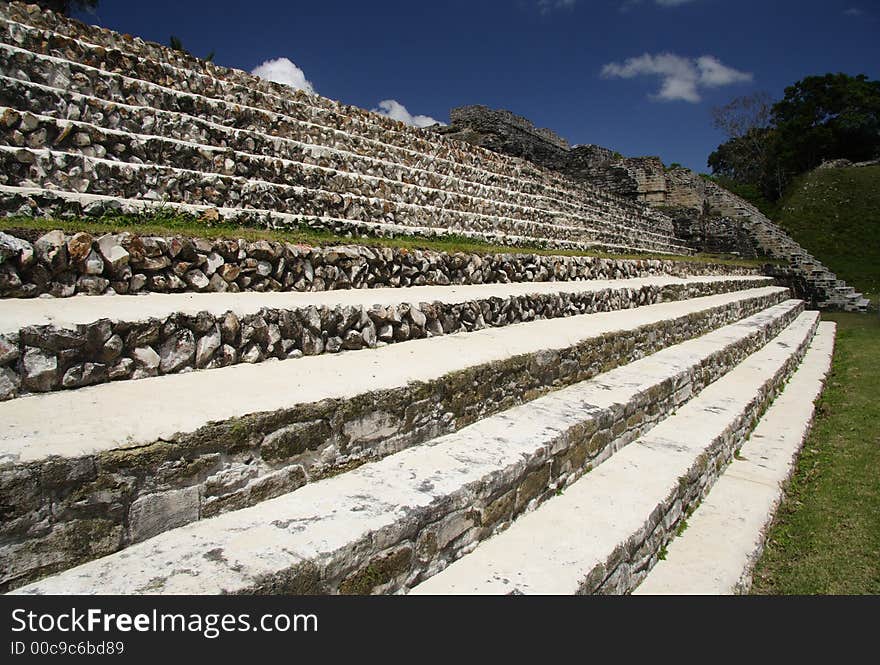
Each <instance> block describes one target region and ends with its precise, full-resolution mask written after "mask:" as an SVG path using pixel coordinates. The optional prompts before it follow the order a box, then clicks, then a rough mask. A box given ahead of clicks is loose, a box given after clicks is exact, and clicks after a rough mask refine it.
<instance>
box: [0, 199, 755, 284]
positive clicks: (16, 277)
mask: <svg viewBox="0 0 880 665" xmlns="http://www.w3.org/2000/svg"><path fill="white" fill-rule="evenodd" d="M3 191H4V190H3V187H2V186H0V199H2V193H3ZM37 191H42V190H35V191H31V192H28V193H26V197H27V198H26V199H25V200H29V201H31V202H36V201H38V200H41V196H49V195H50V194H49V193H48V192H45V191H44V192H43V194H42V195H40V194H38V193H36V192H37ZM22 196H25V194H22ZM53 196H54V195H53ZM75 196H77V197H81V198H82V200H81V201H79V202H77V201H71V200H69V199H66V198H60V197H57V196H54V198H53V199H52V201H53V205H59V206H64V207H65V208H67V207H68V206H76V207H77V208H78V209H79V207H80V205H82V206H84V208H85V212H86V213H91V212H93V211H94V208H95V207H96V206H97V207H98V208H99V209H100V210H102V211H103V210H107V208H105V207H104V206H105V205H106V206H110V205H111V204H113V203H116V204H119V201H114V200H112V199H108V200H106V201H104V200H100V199H99V198H94V197H89V196H88V195H85V194H77V195H75ZM59 198H60V200H61V201H63V203H58V201H59ZM112 210H113V211H114V212H115V214H121V213H122V212H123V211H124V210H125V208H124V207H123V206H121V205H119V207H114V208H112ZM188 212H190V213H192V212H193V210H191V209H189V210H188ZM206 212H207V211H206ZM239 212H241V211H239ZM221 213H222V211H221ZM221 213H217V214H218V215H219V214H221ZM249 221H251V222H254V221H257V220H254V219H251V220H249ZM7 224H8V225H9V226H14V222H7ZM111 228H112V227H111ZM35 235H38V234H36V233H34V232H29V231H27V230H25V229H14V228H13V229H10V233H4V232H0V255H2V256H3V257H4V261H3V263H0V297H2V298H33V297H36V296H40V295H47V296H49V295H50V296H52V297H55V298H68V297H71V296H73V295H90V296H93V295H101V294H105V295H116V294H141V293H147V292H152V293H179V292H187V291H190V292H191V291H197V292H205V291H207V292H232V293H238V292H246V291H247V292H273V291H298V292H306V291H309V292H324V291H337V290H344V289H376V288H386V287H387V288H400V287H407V286H449V285H468V284H507V283H523V282H548V281H549V282H565V281H582V280H595V279H629V278H634V277H651V276H657V275H669V276H678V277H687V276H695V275H748V276H755V275H757V274H759V269H758V268H757V267H748V266H736V265H728V264H723V263H713V262H711V261H687V260H679V259H673V258H671V257H670V258H662V259H661V258H621V257H602V256H589V255H584V254H581V255H574V256H571V255H560V254H555V255H554V254H547V253H531V252H525V251H519V252H514V251H502V252H494V253H486V252H439V251H435V250H422V249H413V248H407V247H389V246H384V247H383V246H379V245H378V243H372V244H371V245H369V246H368V245H351V244H347V245H325V246H310V245H302V244H293V243H290V242H282V241H280V240H253V241H249V240H247V239H244V238H235V237H228V236H227V237H225V238H224V237H221V238H214V239H207V238H199V237H195V238H194V237H192V236H180V235H166V236H153V235H138V234H136V233H131V232H122V233H106V234H104V235H99V236H97V237H96V236H92V235H91V234H88V233H85V232H79V233H74V232H68V233H65V232H64V231H61V230H57V229H56V230H53V231H48V232H46V233H44V234H42V235H39V236H38V237H37V238H34V236H35ZM27 238H30V240H32V241H33V243H32V242H30V241H29V240H27ZM101 260H103V264H104V265H103V270H101V265H100V262H101ZM266 264H268V265H266ZM192 270H199V271H201V273H202V274H203V275H204V276H205V277H207V278H208V283H207V284H205V283H204V280H203V279H202V278H201V277H200V276H199V275H198V273H193V274H189V273H190V272H191V271H192ZM218 273H219V274H220V277H221V278H222V279H221V280H218V279H217V278H216V275H217V274H218ZM267 273H268V274H267ZM188 274H189V278H187V275H188ZM194 276H195V277H196V278H197V279H194ZM187 280H188V281H187Z"/></svg>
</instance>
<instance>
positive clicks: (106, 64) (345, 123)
mask: <svg viewBox="0 0 880 665" xmlns="http://www.w3.org/2000/svg"><path fill="white" fill-rule="evenodd" d="M13 26H15V28H14V29H12V30H11V31H10V29H11V28H13ZM0 27H2V28H3V29H4V31H5V33H6V34H5V39H6V40H7V41H9V43H10V45H11V44H13V43H15V44H18V45H27V44H29V45H30V48H32V49H34V51H36V52H44V51H46V50H47V49H48V48H50V45H51V48H54V49H56V50H60V51H63V52H64V53H65V56H66V57H67V58H77V57H78V59H79V60H82V61H83V62H89V63H91V64H92V65H95V66H97V67H99V68H100V69H101V70H102V71H103V72H104V73H105V74H106V69H108V68H111V67H112V68H114V69H115V73H118V72H122V73H124V74H137V72H138V70H139V69H140V68H141V67H143V65H144V59H143V57H141V56H138V55H135V54H131V53H129V54H126V53H113V52H109V51H108V50H107V48H105V47H104V46H97V45H90V44H88V43H87V42H83V41H82V40H78V39H73V40H71V39H67V38H64V37H62V36H61V35H60V34H58V33H45V32H37V31H33V30H31V29H29V28H27V27H26V26H23V25H21V24H13V23H10V22H8V21H5V20H4V21H2V23H0ZM53 27H54V28H57V27H58V26H57V25H56V26H53ZM78 28H80V29H82V28H85V30H86V31H88V30H90V29H91V28H90V27H84V26H78ZM101 36H102V37H103V38H104V40H105V41H107V40H108V39H109V40H110V41H112V42H114V44H115V45H117V46H119V47H121V48H123V50H125V49H126V47H125V45H124V43H120V42H119V41H118V40H117V39H116V38H117V37H118V36H117V35H114V33H111V32H109V31H102V33H101ZM47 37H48V39H47ZM142 45H143V44H141V46H142ZM11 48H16V49H17V48H18V46H16V47H11ZM129 50H130V49H129ZM154 55H155V57H157V58H158V63H164V62H166V61H167V60H169V58H170V59H172V60H177V58H178V57H179V54H176V53H174V52H172V51H170V50H168V49H160V51H159V52H156V53H154ZM120 57H122V59H123V60H124V61H125V62H123V63H120V62H119V60H120ZM187 64H188V65H190V66H192V67H194V68H195V69H190V68H189V67H184V68H180V67H179V66H177V65H166V64H160V65H158V67H157V62H153V63H149V66H147V67H146V68H145V69H146V72H145V74H144V77H145V78H146V79H147V80H163V81H168V82H173V81H175V80H176V81H178V82H179V83H180V85H181V89H182V90H184V91H186V92H187V93H189V94H192V93H193V92H195V90H193V86H195V88H196V89H197V90H201V91H202V92H204V93H205V94H206V95H208V97H220V98H221V99H222V98H225V99H230V100H231V101H232V102H233V103H234V104H236V105H238V106H241V105H242V101H243V100H250V99H253V98H254V96H255V95H256V96H258V97H259V98H260V99H261V100H264V101H265V100H268V101H269V102H270V103H268V104H263V103H261V102H260V101H259V100H257V101H255V102H254V103H255V105H256V106H257V107H268V108H271V109H275V110H277V111H281V112H283V113H285V114H287V113H290V114H292V115H293V116H294V117H300V118H301V119H303V120H304V121H306V122H310V121H317V122H318V123H319V124H317V126H323V127H324V128H325V129H328V130H330V131H333V130H336V129H338V128H339V127H347V128H350V129H353V130H354V129H355V128H357V131H359V132H360V133H362V134H365V135H367V136H370V137H373V136H376V135H377V133H378V134H380V135H382V136H383V138H384V139H385V140H392V142H393V143H395V144H398V145H400V146H401V148H402V149H410V148H411V147H416V148H417V150H415V151H413V152H422V153H429V154H431V155H434V156H440V157H441V158H443V159H449V160H450V161H452V160H455V161H465V162H470V163H472V164H474V165H479V166H480V167H482V168H483V169H485V170H486V171H488V172H490V173H492V174H493V175H496V176H501V177H509V175H510V171H511V165H512V162H511V160H510V159H507V158H504V157H502V156H499V155H497V154H495V153H492V152H490V151H486V150H482V149H479V148H475V147H473V146H469V145H465V144H462V143H460V142H457V141H452V140H448V139H445V138H443V137H440V136H439V135H436V134H434V133H431V132H425V131H422V130H418V129H415V128H410V127H405V126H404V125H402V124H401V123H398V122H395V121H391V120H389V119H387V118H384V117H382V116H379V115H377V114H374V113H368V112H366V111H363V110H362V109H358V108H356V107H349V106H343V105H340V104H338V103H336V102H333V101H331V100H328V99H324V98H321V97H320V96H317V95H308V94H305V93H302V92H301V91H298V92H296V93H293V91H291V90H289V89H288V88H286V87H284V86H280V85H277V84H272V83H269V82H266V81H262V80H260V79H258V78H256V77H253V76H250V75H247V74H244V73H243V72H240V71H236V70H224V69H223V68H217V67H215V66H213V65H211V66H210V67H209V72H208V73H207V74H206V73H199V72H197V71H196V70H202V72H204V70H205V68H204V63H201V62H199V61H198V60H197V59H192V60H189V61H188V62H187ZM92 68H94V67H92ZM210 70H213V71H210ZM217 71H223V72H224V73H225V74H226V75H228V78H229V79H232V80H233V81H234V83H233V87H234V88H235V90H234V92H231V93H230V92H227V91H226V89H227V88H228V87H229V84H228V82H227V81H226V80H225V79H226V78H227V77H223V78H221V79H218V78H215V77H214V73H216V72H217ZM194 77H196V78H194ZM199 77H201V81H197V80H196V79H197V78H199ZM126 78H127V77H126ZM67 83H68V85H69V84H70V81H67ZM199 83H203V84H204V85H199ZM172 85H173V83H172ZM316 105H317V106H316ZM303 111H304V112H305V116H302V112H303ZM316 113H317V117H316V116H315V114H316ZM320 123H323V125H322V124H320ZM374 151H375V150H374ZM516 165H517V167H516V170H517V172H518V173H517V174H516V175H515V176H514V178H513V179H512V181H513V182H512V184H513V185H514V186H516V181H522V180H524V179H526V178H527V177H528V176H533V177H534V176H535V175H537V176H538V179H539V180H541V181H543V184H544V187H543V189H544V190H545V191H546V190H547V189H548V188H554V189H556V192H557V193H559V194H565V193H566V192H568V191H570V190H571V188H572V183H571V181H570V180H568V179H567V178H564V177H562V176H560V175H559V174H555V173H552V172H547V171H543V170H541V169H538V168H537V167H535V166H534V165H531V164H529V163H528V162H525V161H523V160H517V161H516ZM576 188H577V189H578V190H581V191H587V192H590V193H592V194H593V195H594V196H595V197H596V198H598V199H602V200H604V201H609V202H612V204H613V206H614V207H618V208H619V207H626V208H629V209H631V210H634V211H636V216H638V217H645V216H647V217H650V218H654V222H655V224H659V226H662V227H663V228H664V229H665V230H666V231H667V232H668V233H670V234H671V233H672V223H671V220H670V219H669V218H668V217H666V216H665V215H662V214H659V213H657V212H656V211H652V210H650V209H648V208H646V207H645V206H640V205H638V204H635V203H633V202H631V201H626V200H622V199H618V198H617V197H614V196H613V195H611V194H610V193H608V192H601V190H598V189H594V188H589V187H586V186H580V185H577V186H576ZM540 189H541V188H539V191H540ZM659 226H658V227H659Z"/></svg>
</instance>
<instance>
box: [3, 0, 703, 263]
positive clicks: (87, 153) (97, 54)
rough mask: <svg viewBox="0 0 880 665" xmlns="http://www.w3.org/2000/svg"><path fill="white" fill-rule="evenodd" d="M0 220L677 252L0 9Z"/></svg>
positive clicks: (667, 234)
mask: <svg viewBox="0 0 880 665" xmlns="http://www.w3.org/2000/svg"><path fill="white" fill-rule="evenodd" d="M0 52H2V56H3V65H2V68H0V82H2V88H0V90H2V97H0V104H2V108H0V114H2V115H0V117H2V122H0V164H2V174H3V175H2V176H0V209H2V210H3V211H5V212H6V214H18V215H27V216H34V215H48V214H52V215H64V214H67V215H70V214H76V213H84V214H87V215H96V216H100V215H103V214H107V213H143V212H144V211H146V210H151V209H152V210H155V209H157V208H158V209H163V210H175V211H182V212H187V213H196V214H201V213H205V211H209V214H211V215H216V216H219V217H222V218H224V219H228V220H234V221H235V222H237V223H240V224H246V225H256V226H268V227H273V228H281V227H297V226H310V227H313V228H318V229H324V230H331V231H334V232H337V233H348V234H368V235H419V236H434V235H445V234H449V233H455V234H458V235H464V236H467V237H472V238H478V239H482V240H489V241H493V242H499V243H502V244H505V245H516V244H520V245H539V246H548V247H559V248H566V249H600V250H609V251H616V252H653V253H670V254H679V253H688V251H689V250H688V249H687V248H686V247H684V246H683V245H682V244H680V243H678V242H676V240H675V238H674V235H673V229H672V223H671V220H669V219H668V218H667V217H665V216H664V215H662V214H660V213H657V212H654V211H651V210H649V209H647V208H646V207H644V206H641V205H638V204H635V203H632V202H629V201H626V200H624V199H620V198H618V197H614V196H612V195H610V194H607V193H603V192H601V191H599V190H596V189H592V188H589V187H585V186H579V185H576V184H574V183H571V182H569V181H567V180H566V179H564V178H562V177H560V176H558V175H555V174H552V173H551V172H549V171H545V170H542V169H539V168H536V167H534V166H531V165H529V164H527V163H525V162H521V161H519V160H510V159H506V158H503V157H501V156H498V155H495V154H494V153H491V152H489V151H486V150H481V149H477V148H473V147H471V146H467V145H465V144H460V143H458V142H454V141H451V140H447V139H443V138H442V137H439V136H437V135H435V134H433V133H431V132H427V131H423V130H418V129H414V128H409V127H405V126H404V125H402V124H400V123H397V122H395V121H392V120H388V119H387V118H383V117H382V116H379V115H377V114H372V113H368V112H366V111H363V110H361V109H356V108H354V107H347V106H343V105H341V104H338V103H336V102H332V101H331V100H327V99H324V98H321V97H318V96H316V95H308V94H305V93H302V92H294V91H292V90H290V89H288V88H285V87H284V86H280V85H277V84H272V83H268V82H266V81H262V80H260V79H257V78H255V77H253V76H251V75H248V74H245V73H244V72H240V71H235V70H229V69H225V68H221V67H217V66H215V65H213V64H211V63H206V62H203V61H200V60H198V59H195V58H191V57H188V56H184V55H182V54H180V53H177V52H174V51H171V50H170V49H167V48H165V47H161V46H158V45H155V44H148V43H145V42H143V41H142V40H138V39H132V38H130V37H127V36H123V35H118V34H115V33H112V32H110V31H106V30H102V29H100V28H96V27H90V26H85V25H83V24H80V23H77V22H75V21H69V20H65V19H63V18H59V17H57V16H54V15H51V14H50V13H46V12H43V13H41V12H39V11H38V10H36V9H34V8H30V7H28V6H25V5H20V4H18V3H14V2H13V3H8V4H4V7H3V9H2V13H0Z"/></svg>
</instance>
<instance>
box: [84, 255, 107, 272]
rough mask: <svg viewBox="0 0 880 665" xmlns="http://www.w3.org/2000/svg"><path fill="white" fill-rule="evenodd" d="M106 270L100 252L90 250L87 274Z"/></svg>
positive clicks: (87, 259) (86, 267)
mask: <svg viewBox="0 0 880 665" xmlns="http://www.w3.org/2000/svg"><path fill="white" fill-rule="evenodd" d="M103 272H104V259H102V258H101V256H100V255H99V254H98V252H96V251H94V250H92V251H90V252H89V255H88V256H87V257H86V260H85V273H86V275H100V274H101V273H103Z"/></svg>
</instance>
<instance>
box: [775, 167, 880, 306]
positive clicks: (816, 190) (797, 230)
mask: <svg viewBox="0 0 880 665" xmlns="http://www.w3.org/2000/svg"><path fill="white" fill-rule="evenodd" d="M776 220H777V221H778V222H779V224H780V225H781V226H782V227H783V228H784V229H785V230H786V231H788V232H789V233H790V234H791V236H792V237H793V238H794V239H795V240H797V242H798V243H800V244H801V245H802V246H803V247H804V248H805V249H806V250H807V251H809V252H810V253H811V254H813V255H814V256H815V257H817V258H818V259H819V260H820V261H822V263H824V264H825V265H827V266H828V267H829V268H830V269H831V270H833V271H834V272H835V273H836V274H837V276H838V277H840V278H841V279H844V280H846V282H847V283H848V284H850V285H851V286H854V287H856V289H857V290H859V291H862V292H864V293H866V294H868V293H870V294H876V293H880V166H868V167H861V168H844V169H819V170H816V171H812V172H811V173H808V174H806V175H804V176H802V177H801V178H799V179H798V180H797V181H796V182H795V183H794V184H793V185H792V186H791V187H790V188H789V190H788V193H787V194H786V196H785V198H784V199H783V200H782V203H781V205H780V209H779V215H778V217H777V218H776ZM875 300H876V299H875Z"/></svg>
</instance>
